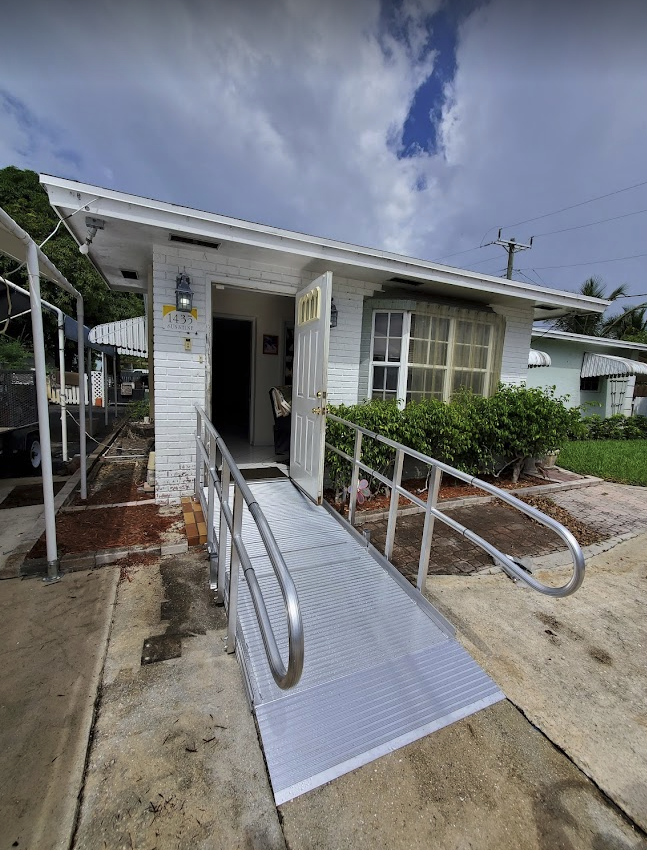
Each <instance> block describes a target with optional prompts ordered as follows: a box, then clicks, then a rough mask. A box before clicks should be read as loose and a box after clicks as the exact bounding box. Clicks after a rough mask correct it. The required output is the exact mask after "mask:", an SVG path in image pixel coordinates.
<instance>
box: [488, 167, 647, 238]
mask: <svg viewBox="0 0 647 850" xmlns="http://www.w3.org/2000/svg"><path fill="white" fill-rule="evenodd" d="M639 186H647V180H643V181H642V182H641V183H634V184H633V186H625V187H624V189H616V190H615V191H614V192H607V193H606V195H596V196H595V198H589V199H588V201H580V202H579V203H577V204H571V205H570V206H568V207H562V208H561V209H559V210H554V211H553V212H548V213H544V214H543V215H537V216H535V217H534V218H526V219H524V220H523V221H515V222H514V224H506V225H504V226H503V228H502V229H505V230H507V229H508V228H509V227H519V226H520V225H521V224H528V222H530V221H539V220H540V219H542V218H549V217H550V216H551V215H557V214H558V213H561V212H566V210H574V209H576V208H577V207H583V206H585V205H586V204H592V203H593V202H594V201H601V200H602V199H603V198H610V197H612V196H613V195H619V194H621V193H622V192H629V191H630V190H631V189H637V188H638V187H639ZM490 230H494V228H493V227H491V228H490ZM489 232H490V231H489V230H488V233H489ZM486 235H487V234H486Z"/></svg>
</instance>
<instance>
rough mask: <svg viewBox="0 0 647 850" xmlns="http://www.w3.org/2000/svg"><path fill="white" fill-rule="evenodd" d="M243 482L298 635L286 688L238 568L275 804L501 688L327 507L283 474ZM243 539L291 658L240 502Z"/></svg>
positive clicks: (278, 603) (457, 715)
mask: <svg viewBox="0 0 647 850" xmlns="http://www.w3.org/2000/svg"><path fill="white" fill-rule="evenodd" d="M250 488H251V490H252V492H253V493H254V496H255V497H256V499H257V500H258V502H259V504H260V506H261V508H262V510H263V512H264V513H265V515H266V517H267V520H268V522H269V524H270V527H271V528H272V531H273V533H274V536H275V538H276V540H277V543H278V545H279V547H280V549H281V552H282V554H283V557H284V558H285V562H286V564H287V566H288V569H289V570H290V572H291V574H292V577H293V579H294V582H295V584H296V587H297V591H298V594H299V601H300V604H301V609H302V615H303V626H304V633H305V661H304V666H303V675H302V677H301V681H300V682H299V684H298V685H297V686H296V687H295V688H293V689H291V690H289V691H282V690H280V689H279V688H278V687H277V686H276V684H275V683H274V680H273V679H272V676H271V673H270V670H269V667H268V664H267V661H266V657H265V650H264V648H263V643H262V640H261V636H260V632H259V629H258V625H257V622H256V616H255V613H254V609H253V606H252V602H251V597H250V595H249V592H248V590H247V586H246V583H245V581H244V579H243V575H242V572H241V580H240V585H239V600H238V629H237V634H238V645H237V652H238V656H239V658H240V660H241V663H242V666H243V669H244V671H245V677H246V680H247V685H248V689H249V693H250V697H251V700H252V703H253V707H254V711H255V713H256V718H257V722H258V726H259V729H260V733H261V737H262V741H263V748H264V751H265V757H266V760H267V765H268V769H269V773H270V779H271V782H272V788H273V791H274V796H275V800H276V803H277V804H281V803H284V802H286V801H288V800H290V799H292V798H293V797H296V796H298V795H299V794H303V793H304V792H306V791H309V790H311V789H312V788H316V787H318V786H319V785H322V784H323V783H325V782H328V781H330V780H332V779H335V778H336V777H339V776H341V775H343V774H344V773H347V772H348V771H350V770H353V769H354V768H356V767H359V766H361V765H363V764H366V763H367V762H370V761H372V760H373V759H375V758H378V757H379V756H381V755H384V754H385V753H388V752H391V751H393V750H395V749H397V748H399V747H401V746H404V745H405V744H407V743H410V742H411V741H415V740H417V739H418V738H421V737H423V736H424V735H427V734H429V733H430V732H433V731H435V730H436V729H440V728H442V727H443V726H447V725H448V724H450V723H453V722H454V721H456V720H459V719H461V718H463V717H466V716H468V715H469V714H473V713H474V712H475V711H479V710H480V709H482V708H485V707H487V706H489V705H492V704H493V703H495V702H498V701H499V700H501V699H503V698H504V695H503V694H502V693H501V691H500V690H499V689H498V688H497V686H496V685H495V684H494V682H492V680H491V679H490V678H489V677H488V676H487V675H486V674H485V673H484V672H483V671H482V670H481V668H480V667H479V666H478V664H476V662H475V661H474V660H473V659H472V658H471V657H470V656H469V654H468V653H467V652H466V651H465V650H464V649H463V648H462V647H461V645H460V644H459V643H458V641H457V640H456V639H455V638H454V637H453V632H452V630H451V627H450V626H448V624H446V623H445V621H444V620H443V618H442V617H441V616H440V615H439V614H438V612H436V611H435V609H434V608H432V606H431V605H430V604H429V603H428V602H427V601H426V600H424V599H422V598H421V597H420V595H419V594H417V592H416V591H415V590H414V589H413V588H411V587H410V585H409V584H408V583H407V582H406V580H405V579H403V578H402V577H401V576H400V575H399V574H398V573H397V572H396V571H395V570H394V569H393V568H389V569H385V568H384V567H383V566H381V565H380V564H379V563H378V562H377V561H376V560H375V559H374V558H373V557H372V556H371V555H370V554H369V553H368V551H367V549H366V548H365V547H363V546H362V545H361V544H360V543H359V542H357V541H356V540H355V539H354V537H353V536H352V535H351V534H350V533H349V532H348V531H347V530H346V529H344V528H343V526H341V525H340V524H339V523H338V522H337V521H336V520H335V519H334V517H332V516H331V515H330V514H329V513H328V511H326V509H325V508H321V507H317V506H316V505H314V504H313V503H312V502H310V501H309V500H308V499H306V498H305V497H304V496H303V495H302V494H301V493H300V491H299V490H298V489H297V488H296V487H295V486H294V485H293V484H292V483H291V481H289V480H288V479H287V478H286V479H270V480H264V481H258V482H250ZM216 516H217V514H216ZM243 539H244V540H245V545H246V548H247V551H248V553H249V556H250V558H251V560H252V563H253V565H254V568H255V570H256V574H257V577H258V580H259V583H260V585H261V588H262V591H263V595H264V597H265V599H266V603H267V608H268V612H269V615H270V618H271V620H272V625H273V628H274V630H275V633H276V636H277V641H278V644H279V647H280V648H281V651H282V653H283V657H284V658H287V625H286V620H285V614H284V608H283V600H282V597H281V594H280V590H279V588H278V584H277V582H276V579H275V578H274V574H273V571H272V567H271V565H270V562H269V559H268V557H267V555H266V554H265V551H264V548H263V544H262V543H261V541H260V536H259V534H258V531H257V528H256V525H255V523H254V522H253V520H252V519H251V517H250V516H249V513H248V512H247V510H246V509H245V511H244V514H243Z"/></svg>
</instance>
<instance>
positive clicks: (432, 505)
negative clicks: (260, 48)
mask: <svg viewBox="0 0 647 850" xmlns="http://www.w3.org/2000/svg"><path fill="white" fill-rule="evenodd" d="M327 418H328V419H330V420H332V421H334V422H338V423H340V424H341V425H344V426H347V427H349V428H352V429H353V430H354V431H355V451H354V456H353V457H351V456H350V455H348V454H346V452H343V451H342V450H341V449H338V448H336V447H335V446H333V445H331V444H330V443H328V442H326V448H327V449H330V450H331V451H333V452H335V453H336V454H338V455H340V456H341V457H343V458H345V459H346V460H348V461H350V462H351V463H352V464H353V473H352V479H351V487H350V506H349V522H350V524H351V525H353V524H354V518H355V509H356V503H357V486H358V480H359V470H360V469H362V470H363V471H365V472H367V473H368V474H369V475H371V476H373V477H374V478H377V479H378V481H381V482H382V483H383V484H386V485H387V487H389V488H390V489H391V505H390V509H389V519H388V526H387V534H386V545H385V552H384V554H385V557H386V558H388V559H390V557H391V554H392V551H393V543H394V539H395V523H396V521H397V510H398V502H399V496H404V497H405V498H406V499H408V500H409V501H410V502H413V503H414V504H416V505H418V506H419V507H421V508H423V509H424V511H425V514H426V516H425V526H424V530H423V542H422V548H421V554H420V563H419V568H418V582H417V587H418V590H420V591H422V590H423V588H424V583H425V581H426V578H427V571H428V567H429V551H430V547H431V537H432V535H433V522H434V520H435V519H439V520H440V521H441V522H443V523H444V524H445V525H448V526H449V527H450V528H452V529H453V530H454V531H456V532H458V533H459V534H462V535H463V536H464V537H465V538H466V539H467V540H469V541H470V542H472V543H474V544H476V545H477V546H479V547H480V548H481V549H483V550H484V551H485V552H487V553H488V554H489V555H491V556H492V557H493V558H494V559H495V560H496V561H497V562H498V563H499V564H500V565H501V567H502V568H503V569H504V571H505V572H506V573H507V574H508V575H510V576H511V577H514V578H515V579H518V580H519V581H521V582H523V583H524V584H526V585H528V587H531V588H532V589H533V590H536V591H538V592H539V593H543V594H545V595H546V596H553V597H563V596H569V595H570V594H571V593H575V591H576V590H577V589H578V588H579V587H580V585H581V584H582V582H583V580H584V571H585V562H584V555H583V553H582V550H581V548H580V545H579V543H578V542H577V540H576V539H575V537H574V536H573V534H572V533H571V532H570V531H569V530H568V529H567V528H566V527H565V526H563V525H562V524H561V523H560V522H557V520H554V519H553V518H552V517H549V516H547V515H546V514H544V513H542V512H541V511H539V510H537V508H533V507H532V506H531V505H527V504H526V503H525V502H522V501H521V500H520V499H517V498H515V497H514V496H512V495H511V494H510V493H508V492H507V491H506V490H501V489H500V488H499V487H496V486H494V485H493V484H488V483H487V482H486V481H481V480H480V479H479V478H476V477H475V476H473V475H470V474H469V473H467V472H462V471H461V470H460V469H455V468H454V467H453V466H449V464H447V463H443V462H442V461H440V460H436V459H435V458H432V457H430V456H429V455H425V454H423V453H422V452H419V451H416V450H415V449H412V448H409V447H408V446H405V445H403V444H402V443H396V442H395V441H394V440H391V439H389V438H388V437H383V436H382V435H381V434H377V433H376V432H375V431H370V430H369V429H368V428H363V427H362V426H361V425H356V424H355V423H354V422H349V421H348V420H347V419H342V418H341V417H339V416H335V415H334V414H333V413H327ZM364 436H366V437H370V438H371V439H374V440H378V441H379V442H380V443H384V444H385V445H387V446H390V447H391V448H393V449H395V451H396V458H395V469H394V477H393V478H392V479H390V478H387V477H386V476H384V475H382V474H381V473H379V472H377V471H376V470H374V469H371V468H370V467H369V466H367V465H366V464H364V463H362V461H361V450H362V449H361V447H362V437H364ZM404 455H409V456H410V457H412V458H414V459H416V460H419V461H421V462H422V463H424V464H426V465H427V466H430V467H431V468H432V472H431V480H430V482H429V490H428V497H427V500H426V501H425V500H423V499H420V498H418V497H417V496H415V495H414V494H413V493H410V492H409V491H408V490H405V489H404V487H402V486H401V478H402V466H403V462H404ZM443 472H446V473H447V474H448V475H451V476H453V477H454V478H458V479H459V480H460V481H464V482H465V483H467V484H470V485H471V486H473V487H478V488H479V489H481V490H484V491H485V492H486V493H489V494H490V495H493V496H496V497H497V498H498V499H501V501H503V502H505V503H506V504H508V505H510V506H511V507H513V508H515V509H516V510H519V511H521V512H522V513H524V514H526V515H527V516H529V517H531V518H532V519H534V520H536V521H537V522H539V523H541V524H542V525H544V526H546V527H547V528H550V529H551V531H554V532H555V533H556V534H557V535H559V537H561V538H562V540H563V541H564V543H565V544H566V546H567V548H568V550H569V552H570V555H571V561H572V564H573V573H572V575H571V577H570V579H569V580H568V582H566V584H564V585H562V586H561V587H551V586H550V585H546V584H543V583H542V582H540V581H538V580H537V579H535V578H533V576H532V575H530V574H529V573H528V572H526V570H525V569H523V567H522V566H520V565H519V564H518V563H517V562H516V561H515V560H513V559H512V558H511V557H510V556H508V555H504V554H503V552H500V551H499V550H498V549H497V548H496V547H495V546H493V545H492V544H491V543H488V541H487V540H484V539H483V538H482V537H480V536H479V535H478V534H476V533H475V532H473V531H470V529H469V528H467V527H466V526H464V525H462V524H461V523H459V522H457V521H456V520H454V519H452V518H451V517H448V516H447V515H446V514H444V513H443V512H442V511H440V510H438V509H437V508H436V502H437V498H438V488H439V486H440V477H441V473H443Z"/></svg>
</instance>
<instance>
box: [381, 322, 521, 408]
mask: <svg viewBox="0 0 647 850" xmlns="http://www.w3.org/2000/svg"><path fill="white" fill-rule="evenodd" d="M503 329H504V320H503V319H502V318H501V317H500V316H497V315H496V314H494V313H485V312H483V313H481V312H477V311H475V310H466V309H458V308H454V307H446V306H444V305H420V309H419V310H416V311H413V312H410V311H397V310H376V311H375V312H374V313H373V332H372V339H371V370H370V395H371V398H383V399H398V400H401V401H402V400H406V401H407V402H409V401H420V400H421V399H423V398H437V399H441V400H443V401H448V400H449V398H450V397H451V396H452V394H453V393H454V392H456V390H458V389H459V388H460V387H467V388H468V389H471V390H472V391H473V392H475V393H477V394H478V395H490V393H492V392H493V391H494V389H495V388H496V384H497V381H498V375H499V366H500V359H501V345H502V340H503Z"/></svg>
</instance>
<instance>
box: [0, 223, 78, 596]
mask: <svg viewBox="0 0 647 850" xmlns="http://www.w3.org/2000/svg"><path fill="white" fill-rule="evenodd" d="M0 251H1V252H2V253H4V254H7V255H8V256H9V257H12V258H13V259H15V260H16V261H17V262H18V263H19V266H18V267H17V269H15V271H17V270H18V268H21V267H22V266H26V267H27V275H28V277H29V303H30V310H31V322H32V333H33V342H34V364H35V369H36V396H37V402H38V427H39V431H40V442H41V449H42V472H43V504H44V509H45V536H46V541H47V577H46V578H45V579H44V581H46V582H50V583H51V582H56V581H59V579H60V572H59V559H58V549H57V545H56V521H55V509H54V487H53V480H52V450H51V438H50V430H49V413H48V401H47V384H46V373H45V344H44V338H43V315H42V309H43V304H42V301H41V296H40V278H41V275H42V276H43V277H45V278H47V279H48V280H51V281H52V283H55V284H56V285H57V286H60V287H61V289H64V290H65V291H66V292H69V293H70V294H71V295H73V296H74V297H75V298H76V314H77V331H78V333H77V346H78V362H79V381H80V382H83V380H84V377H85V375H84V367H83V354H84V336H83V296H82V295H81V293H80V292H79V291H78V290H77V289H75V288H74V287H73V286H72V284H71V283H70V282H69V281H68V280H67V279H66V278H65V276H64V275H63V274H61V272H60V271H59V270H58V269H57V268H56V266H55V265H54V264H53V263H52V262H51V261H50V260H49V259H48V258H47V257H46V256H45V254H44V253H43V252H42V250H41V249H40V247H39V246H38V245H37V244H36V243H35V242H34V240H33V239H32V238H31V236H30V235H29V234H28V233H27V232H26V231H25V230H23V229H22V228H21V227H20V226H19V225H18V224H16V222H15V221H14V220H13V219H12V218H11V216H9V215H8V214H7V213H6V212H5V211H4V210H3V209H2V208H0ZM79 417H80V421H81V422H84V421H85V399H84V397H83V394H82V393H81V394H80V397H79ZM80 440H81V498H82V499H86V498H87V478H86V440H85V429H84V428H81V429H80Z"/></svg>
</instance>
